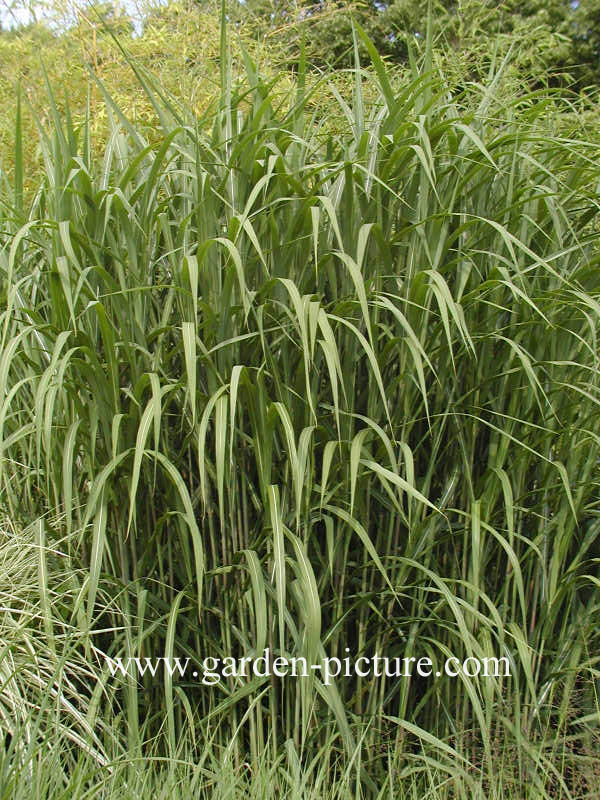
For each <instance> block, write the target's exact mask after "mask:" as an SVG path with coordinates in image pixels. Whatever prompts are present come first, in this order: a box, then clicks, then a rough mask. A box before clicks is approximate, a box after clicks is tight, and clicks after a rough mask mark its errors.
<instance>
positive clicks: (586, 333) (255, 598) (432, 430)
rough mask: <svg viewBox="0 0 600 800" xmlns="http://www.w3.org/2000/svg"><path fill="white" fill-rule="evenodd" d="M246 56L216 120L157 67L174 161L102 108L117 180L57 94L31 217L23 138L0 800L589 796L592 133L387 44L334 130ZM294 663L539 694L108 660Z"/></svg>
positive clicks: (224, 88) (8, 316) (594, 253)
mask: <svg viewBox="0 0 600 800" xmlns="http://www.w3.org/2000/svg"><path fill="white" fill-rule="evenodd" d="M358 35H359V36H360V32H359V34H358ZM226 53H227V41H226V38H224V39H223V42H222V51H221V56H222V57H221V62H220V69H221V96H220V99H219V102H218V107H216V108H215V109H214V110H213V112H211V114H212V116H211V115H209V114H208V113H207V114H206V115H205V116H204V117H203V118H202V119H198V118H196V117H195V116H194V115H193V114H192V113H191V112H189V111H188V110H187V109H185V108H182V107H180V106H177V105H175V104H174V103H173V102H172V101H170V100H169V99H168V98H167V97H165V96H163V94H162V92H161V90H160V89H159V88H158V87H157V86H156V85H155V84H154V83H153V82H152V81H151V79H150V78H149V77H148V76H147V75H146V74H145V73H142V72H141V71H139V70H138V73H139V74H138V77H139V80H140V81H141V82H142V83H143V85H144V87H145V89H146V91H147V95H148V98H149V99H150V101H151V102H152V103H153V106H154V108H155V109H156V113H157V114H158V115H159V117H160V119H161V124H162V128H161V132H160V135H158V136H157V137H156V138H157V141H154V142H153V143H151V144H149V143H148V142H147V141H146V140H145V139H144V136H143V134H142V133H141V132H140V130H139V129H138V128H136V126H135V125H134V124H132V123H131V121H129V120H128V119H127V118H126V117H125V116H124V115H123V114H122V113H121V111H120V110H119V107H118V105H117V104H115V103H114V102H113V101H112V99H111V97H110V95H109V94H108V93H105V94H104V102H105V107H106V113H107V115H108V118H109V120H110V125H111V135H110V136H109V138H108V142H107V144H106V147H105V149H104V153H103V155H102V157H99V158H98V157H96V158H93V157H92V146H91V143H90V138H91V137H90V126H91V122H90V120H89V119H88V121H87V122H86V123H84V124H83V125H80V126H75V125H74V124H73V123H72V122H71V119H70V117H69V115H68V112H66V113H64V114H63V113H59V112H58V111H57V110H54V111H53V109H55V101H54V99H53V97H52V95H50V113H51V115H52V114H53V116H52V130H51V132H50V133H49V134H47V133H45V132H44V129H43V128H41V129H40V131H41V133H40V137H41V138H40V143H41V147H42V153H43V158H44V165H45V172H44V175H43V178H42V180H41V182H40V183H39V187H38V189H37V191H36V193H35V196H34V197H33V199H32V201H31V202H27V203H26V202H25V201H24V199H23V181H24V177H23V176H24V174H25V172H26V166H27V165H26V164H25V163H24V159H23V156H22V148H23V143H22V138H23V137H22V133H21V127H20V123H19V120H18V121H17V135H16V144H15V178H14V181H12V182H11V183H10V184H9V183H8V181H5V184H4V188H3V189H2V194H1V212H0V213H1V230H2V248H1V250H0V296H1V298H2V301H1V315H0V332H1V333H0V469H1V474H0V493H1V497H2V504H3V507H4V509H5V514H6V520H7V521H6V522H5V524H4V529H5V533H4V534H3V538H2V541H1V542H0V553H1V556H0V569H1V570H2V588H1V596H0V604H1V605H2V606H3V609H4V612H3V613H4V617H3V621H2V623H1V626H2V646H1V649H0V673H1V675H2V679H1V683H0V720H1V722H0V725H1V726H2V728H3V729H4V731H6V733H7V737H6V742H5V749H4V753H2V750H1V749H0V753H1V754H2V755H1V758H2V763H1V764H0V796H1V797H25V796H27V797H29V796H31V795H30V794H28V792H29V788H26V787H28V786H29V785H30V782H33V783H32V785H34V786H36V787H37V789H36V796H38V797H48V798H50V797H52V798H58V797H75V796H76V797H86V798H88V797H108V796H113V794H114V796H118V797H134V796H136V797H140V796H144V797H145V796H148V795H149V794H150V792H151V791H153V792H156V794H157V796H158V797H188V796H189V797H192V796H193V797H204V796H206V797H223V798H224V797H231V796H238V795H239V796H242V795H248V796H251V797H264V796H281V797H294V798H300V797H303V798H304V797H315V798H316V797H329V796H331V797H349V796H355V797H376V796H378V797H404V796H406V797H420V798H422V797H440V798H441V797H444V798H457V797H461V798H462V797H464V798H483V797H493V798H501V797H505V796H506V797H508V796H510V797H519V798H536V799H537V798H544V797H553V798H557V797H561V798H568V797H584V796H585V797H592V796H595V794H594V793H595V792H597V791H598V780H599V779H598V769H597V765H598V761H597V756H595V754H596V753H597V751H598V746H599V740H598V721H599V717H598V715H599V710H600V707H599V702H598V695H597V690H598V655H597V653H598V642H599V634H600V627H599V620H600V614H599V608H600V605H599V594H598V589H599V587H600V583H599V580H598V563H599V561H600V545H599V537H598V533H599V529H600V517H599V513H598V512H599V506H598V497H599V488H600V481H599V477H598V466H599V444H600V437H599V430H598V423H597V420H598V405H599V402H600V357H599V348H598V335H599V333H600V325H599V323H600V279H599V275H600V272H599V270H598V199H597V197H598V188H599V185H600V183H599V180H600V169H599V166H598V163H599V162H598V150H597V146H595V145H590V144H587V143H586V141H582V140H578V139H577V138H576V137H575V136H572V137H568V136H562V137H558V136H552V135H551V134H549V133H548V131H549V130H550V129H551V127H552V124H553V119H552V118H553V115H554V114H556V113H557V107H558V106H559V105H560V97H559V98H556V97H554V98H553V97H552V96H550V95H548V94H544V93H533V94H523V95H521V96H519V97H515V98H513V100H511V101H510V102H503V103H502V102H500V101H499V100H498V98H497V96H496V95H495V86H496V85H497V83H496V82H497V81H498V80H499V78H500V76H499V73H496V74H492V75H491V76H490V79H489V82H488V84H487V85H486V86H484V87H475V88H473V89H471V90H469V93H468V94H465V95H461V96H452V95H450V94H449V92H448V90H447V88H446V86H445V84H444V78H443V75H440V74H438V73H437V72H436V71H435V70H432V69H431V53H430V52H428V53H427V54H426V57H425V61H424V63H422V64H419V65H417V64H416V63H415V64H413V68H412V77H411V78H410V80H406V81H405V82H404V83H403V84H402V85H401V86H400V87H399V88H393V81H392V79H391V76H390V75H389V74H388V73H387V72H386V68H385V66H384V65H383V64H382V62H381V61H380V60H379V58H378V57H377V54H376V53H375V52H374V51H373V52H372V53H371V55H372V59H373V69H372V70H370V71H366V70H363V69H361V68H360V66H357V67H356V69H355V70H354V72H353V80H354V91H353V97H352V101H351V102H350V103H347V102H346V101H345V100H344V99H343V98H342V97H341V96H340V95H339V94H338V108H337V112H336V113H337V115H339V118H340V119H341V120H343V125H340V126H339V128H340V132H339V133H337V134H335V135H331V134H329V133H328V134H325V133H324V132H323V123H324V120H323V119H322V117H320V116H319V114H318V113H308V111H307V108H308V107H309V106H308V104H309V102H310V99H311V98H310V95H309V93H308V91H307V90H306V88H305V82H304V73H303V69H302V64H301V65H300V70H299V75H298V80H297V86H296V88H295V90H294V94H293V96H290V97H289V98H288V99H287V100H286V101H285V102H283V103H282V102H281V101H280V99H279V98H278V95H277V94H276V93H275V89H274V87H273V85H271V84H267V83H265V81H264V80H263V79H262V78H261V76H260V74H259V73H258V71H257V68H256V65H255V64H254V63H253V62H252V60H251V59H250V58H249V57H246V78H245V80H244V82H242V83H240V84H239V85H232V83H233V82H232V80H231V71H230V69H229V68H228V64H227V58H226ZM134 66H135V65H134ZM367 84H368V93H369V96H373V95H374V96H376V97H377V98H378V100H377V102H375V103H372V102H366V101H365V99H364V96H365V91H366V89H365V87H366V86H367ZM97 90H98V91H99V92H101V91H102V87H101V85H98V88H97ZM8 520H10V522H8ZM265 646H269V647H270V648H271V649H272V650H273V651H274V652H275V653H276V654H288V655H305V656H306V657H307V658H308V659H311V660H312V661H314V660H315V659H316V660H318V659H319V658H322V657H323V656H324V654H327V655H333V656H335V655H337V656H340V657H343V656H344V655H345V650H344V648H345V647H349V648H350V649H351V651H352V654H353V655H355V656H358V655H361V654H363V653H366V654H373V653H375V652H378V653H380V654H385V655H388V656H391V657H393V656H396V655H400V656H402V655H413V654H415V655H430V656H431V657H432V658H434V659H435V660H436V662H438V663H441V661H442V660H443V659H444V658H445V657H446V656H447V655H451V654H454V655H457V656H459V657H460V658H461V659H462V658H465V657H466V656H469V655H474V656H481V657H483V656H491V655H496V656H500V655H506V656H508V657H509V658H510V661H511V666H512V677H511V678H508V679H506V678H505V679H502V680H493V679H485V680H484V679H478V678H472V679H468V680H467V679H463V680H454V681H452V680H450V679H449V678H440V679H439V680H429V681H424V680H422V679H412V680H408V679H402V680H396V681H387V682H386V681H384V680H383V679H366V678H364V679H359V678H355V679H344V680H338V681H336V682H335V684H333V685H332V686H329V687H327V686H325V685H323V684H322V683H321V681H320V680H319V678H318V677H313V678H307V679H302V680H293V679H289V678H288V679H286V680H283V681H276V680H275V679H271V678H265V679H260V678H254V679H252V680H251V681H240V682H236V681H235V680H234V679H228V680H223V681H222V682H221V683H219V684H218V685H217V686H214V687H206V686H200V685H198V684H194V683H193V682H191V681H190V682H184V681H179V682H178V681H176V680H174V681H171V680H168V679H163V677H162V676H161V678H160V680H158V678H156V679H152V678H151V677H150V676H148V675H147V676H145V678H144V680H143V681H142V682H136V681H133V680H131V681H129V682H126V681H124V680H120V681H119V680H118V679H117V678H111V676H110V675H109V674H108V672H107V670H106V668H104V665H103V660H102V657H103V655H104V654H108V655H110V656H112V657H116V656H118V655H122V656H123V655H125V656H127V655H142V656H154V657H156V656H159V655H160V656H162V655H167V656H168V655H173V654H174V655H179V656H183V657H186V656H189V657H191V658H193V659H196V658H198V657H200V656H205V655H217V656H219V655H221V656H222V655H228V654H233V655H236V656H241V655H250V654H252V653H253V652H258V653H260V652H261V651H262V649H263V648H264V647H265Z"/></svg>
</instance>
